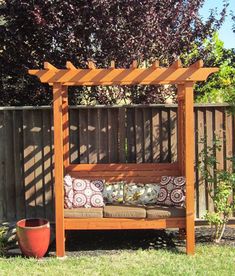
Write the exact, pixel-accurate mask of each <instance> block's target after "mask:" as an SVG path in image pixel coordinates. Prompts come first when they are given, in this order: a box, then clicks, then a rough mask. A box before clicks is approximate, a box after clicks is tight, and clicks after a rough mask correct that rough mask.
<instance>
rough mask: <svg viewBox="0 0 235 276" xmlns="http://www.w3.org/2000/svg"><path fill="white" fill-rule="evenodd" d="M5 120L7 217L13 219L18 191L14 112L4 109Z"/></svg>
mask: <svg viewBox="0 0 235 276" xmlns="http://www.w3.org/2000/svg"><path fill="white" fill-rule="evenodd" d="M4 122H5V131H6V132H5V136H6V140H5V144H4V148H5V156H6V157H7V158H6V161H5V164H6V167H5V169H6V170H5V171H6V178H5V181H6V185H7V186H6V188H7V189H6V201H7V204H6V206H7V219H8V220H9V221H12V220H14V219H15V215H16V204H15V203H16V202H15V200H16V193H15V170H14V169H13V168H12V164H14V147H13V146H12V145H14V143H13V114H12V112H10V111H4Z"/></svg>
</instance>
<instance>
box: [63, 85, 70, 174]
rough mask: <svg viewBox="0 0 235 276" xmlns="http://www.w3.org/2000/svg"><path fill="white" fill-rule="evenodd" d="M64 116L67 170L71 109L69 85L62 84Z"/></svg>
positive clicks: (64, 144) (64, 146) (66, 163)
mask: <svg viewBox="0 0 235 276" xmlns="http://www.w3.org/2000/svg"><path fill="white" fill-rule="evenodd" d="M62 114H63V115H62V116H63V152H64V155H63V158H64V169H65V172H66V169H67V167H68V166H69V110H68V86H62Z"/></svg>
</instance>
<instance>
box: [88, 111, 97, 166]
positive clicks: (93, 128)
mask: <svg viewBox="0 0 235 276" xmlns="http://www.w3.org/2000/svg"><path fill="white" fill-rule="evenodd" d="M97 118H98V113H97V109H89V110H88V155H89V163H90V164H95V163H97V162H98V152H99V149H98V145H99V144H98V130H97V128H98V120H97Z"/></svg>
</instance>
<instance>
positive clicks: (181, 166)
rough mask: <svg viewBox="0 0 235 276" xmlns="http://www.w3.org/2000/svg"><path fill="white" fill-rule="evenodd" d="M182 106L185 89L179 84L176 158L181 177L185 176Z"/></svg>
mask: <svg viewBox="0 0 235 276" xmlns="http://www.w3.org/2000/svg"><path fill="white" fill-rule="evenodd" d="M184 104H185V89H184V85H183V84H179V85H178V113H177V129H178V139H177V141H178V143H177V152H178V154H177V156H178V164H179V171H180V173H181V175H185V167H184V163H185V162H184V160H185V151H184V148H185V129H184Z"/></svg>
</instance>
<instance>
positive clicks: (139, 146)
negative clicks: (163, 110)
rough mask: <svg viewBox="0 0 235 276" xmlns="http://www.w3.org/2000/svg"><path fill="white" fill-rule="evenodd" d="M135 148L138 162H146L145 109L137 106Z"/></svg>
mask: <svg viewBox="0 0 235 276" xmlns="http://www.w3.org/2000/svg"><path fill="white" fill-rule="evenodd" d="M135 148H136V163H143V162H144V125H143V109H142V108H135Z"/></svg>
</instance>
